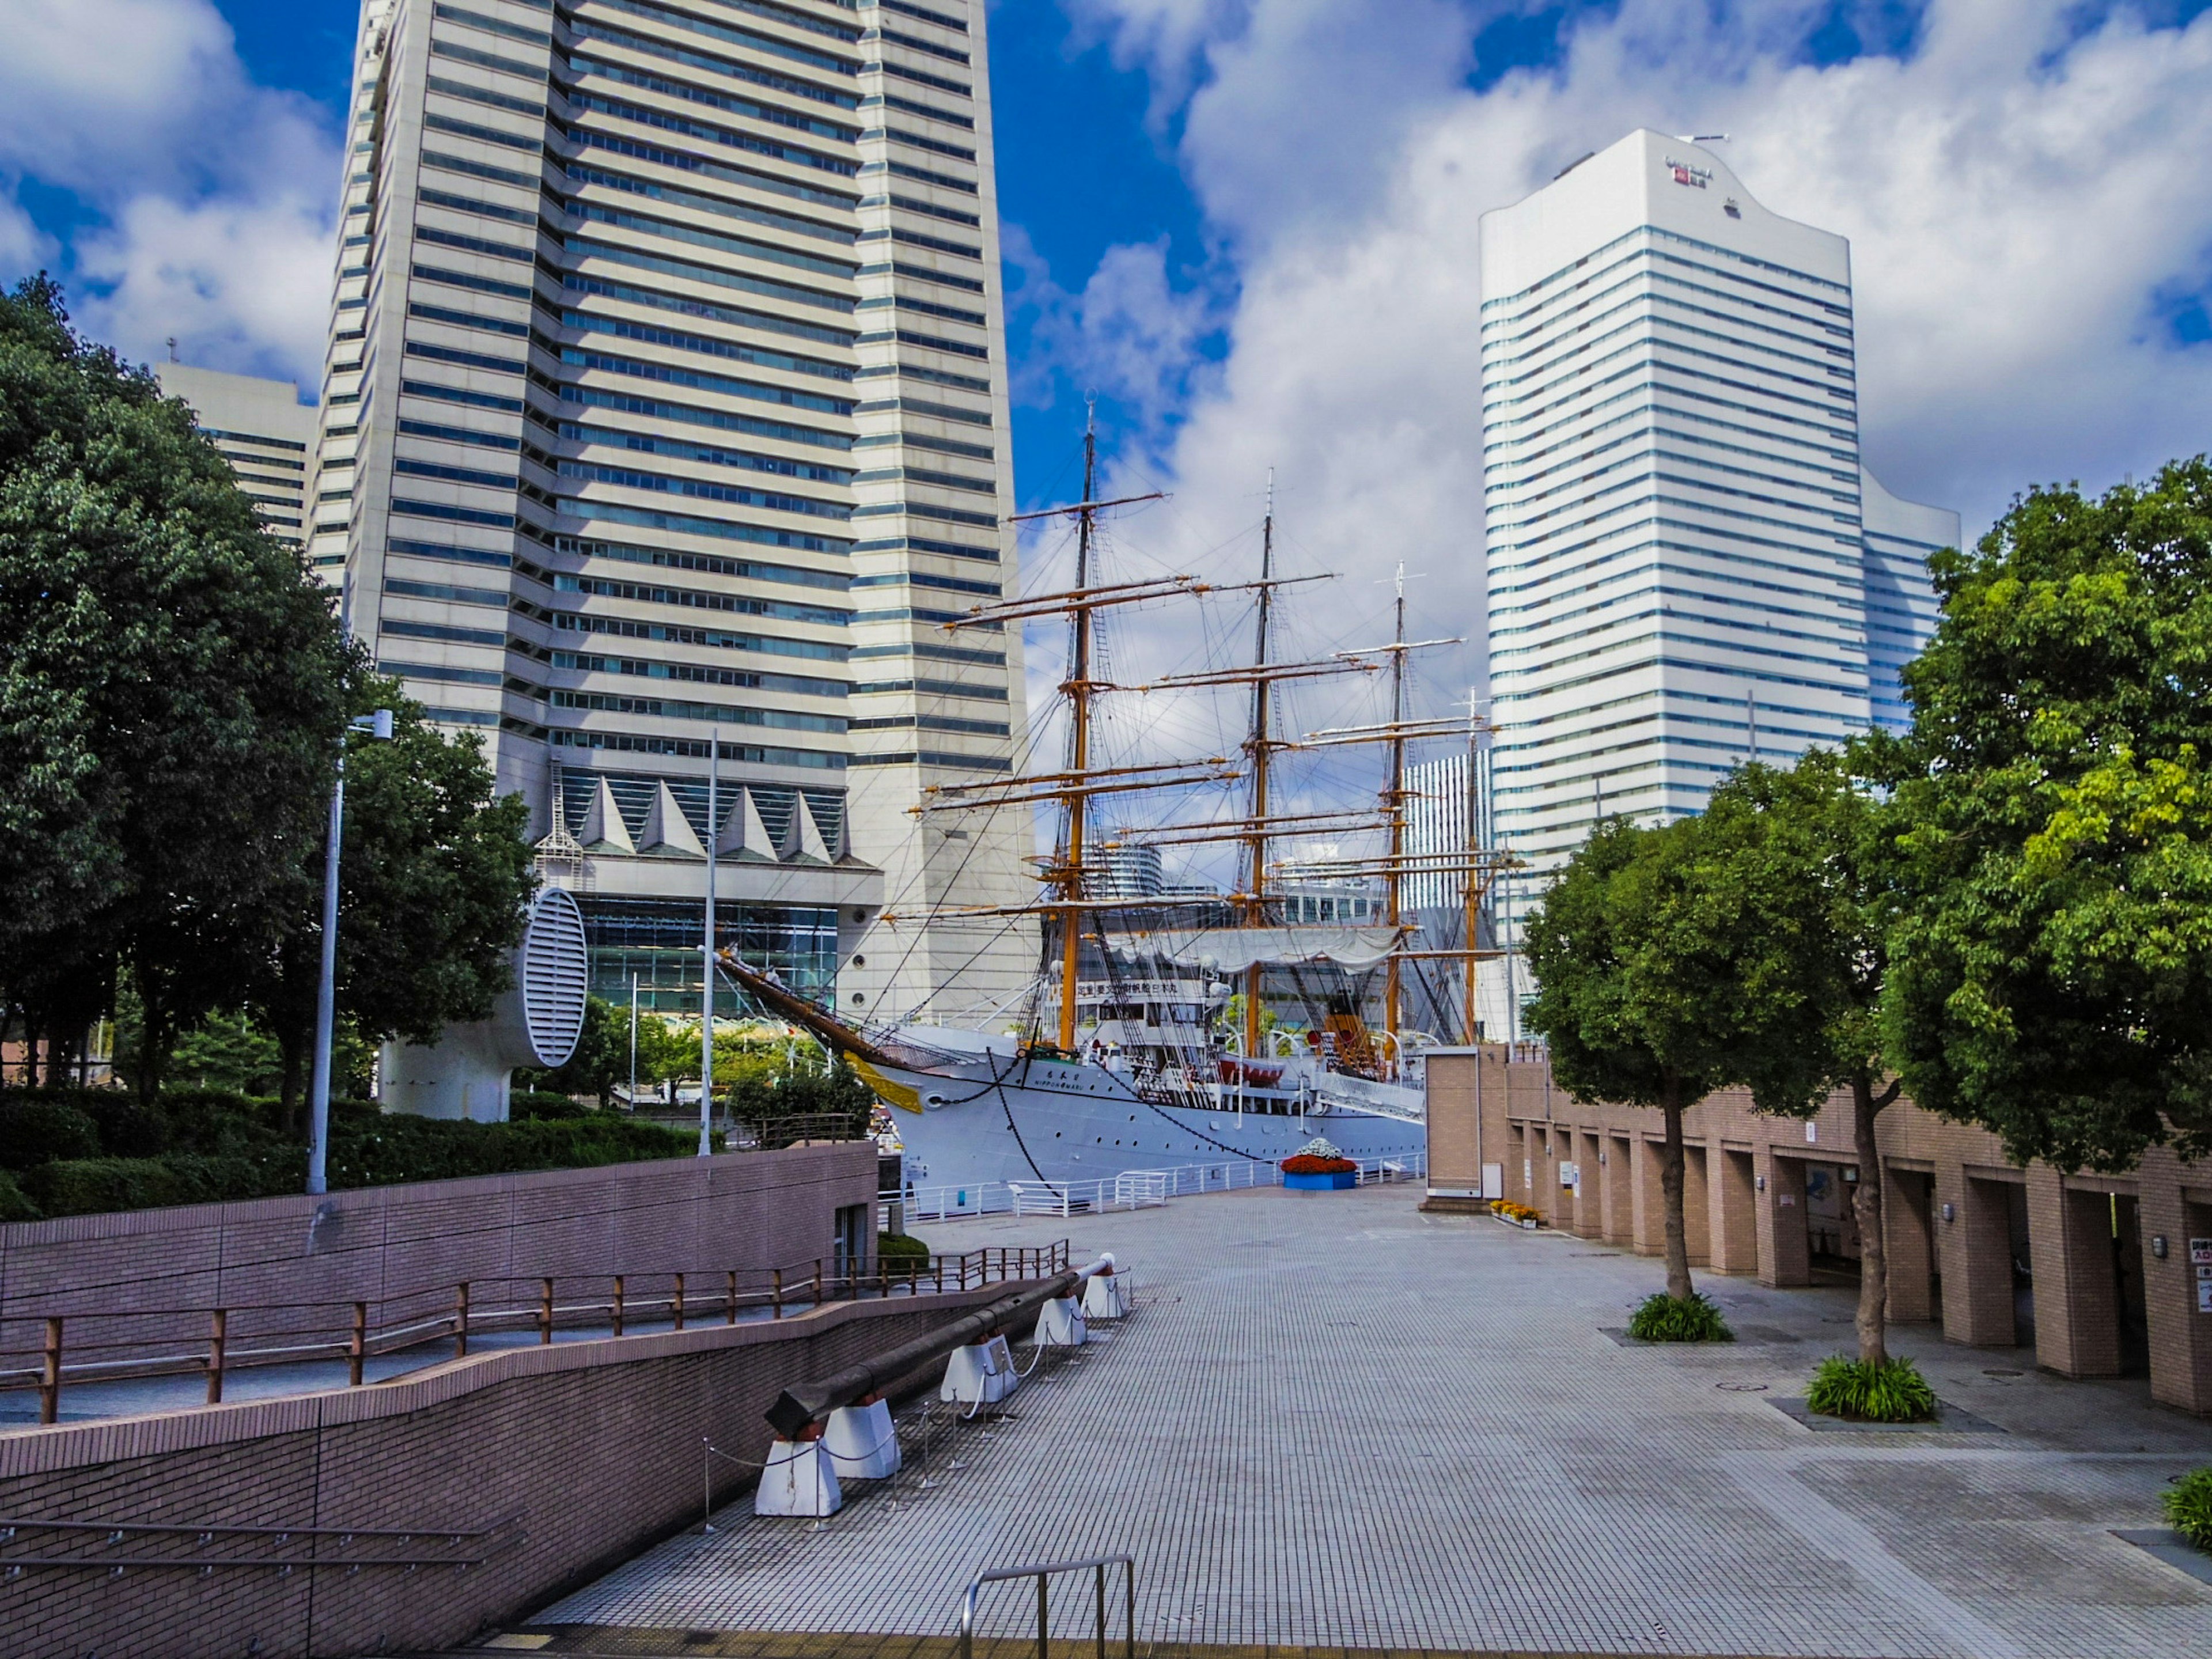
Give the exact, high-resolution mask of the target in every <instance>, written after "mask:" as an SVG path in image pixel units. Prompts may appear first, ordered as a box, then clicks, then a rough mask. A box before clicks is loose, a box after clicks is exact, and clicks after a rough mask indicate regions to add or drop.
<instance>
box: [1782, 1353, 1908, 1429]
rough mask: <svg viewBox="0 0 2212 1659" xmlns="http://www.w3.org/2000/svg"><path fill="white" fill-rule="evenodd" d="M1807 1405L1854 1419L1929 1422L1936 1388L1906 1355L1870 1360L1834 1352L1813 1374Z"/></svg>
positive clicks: (1817, 1409) (1883, 1421)
mask: <svg viewBox="0 0 2212 1659" xmlns="http://www.w3.org/2000/svg"><path fill="white" fill-rule="evenodd" d="M1805 1406H1806V1409H1807V1410H1808V1411H1816V1412H1818V1413H1820V1414H1821V1415H1822V1416H1823V1417H1844V1418H1849V1419H1850V1420H1851V1421H1853V1422H1855V1423H1927V1422H1931V1421H1933V1420H1934V1419H1935V1416H1936V1390H1935V1389H1932V1388H1930V1387H1929V1385H1928V1379H1927V1378H1926V1377H1924V1376H1921V1374H1920V1368H1919V1367H1918V1366H1917V1365H1915V1364H1913V1363H1912V1362H1911V1360H1910V1359H1893V1360H1890V1361H1889V1362H1888V1363H1887V1364H1881V1365H1869V1364H1866V1362H1865V1361H1863V1360H1858V1359H1847V1358H1844V1356H1843V1355H1841V1354H1838V1355H1836V1356H1835V1357H1834V1358H1830V1359H1824V1360H1822V1361H1821V1362H1820V1369H1819V1370H1816V1371H1814V1373H1813V1386H1812V1387H1811V1388H1809V1389H1807V1390H1806V1391H1805Z"/></svg>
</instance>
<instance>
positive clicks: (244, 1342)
mask: <svg viewBox="0 0 2212 1659" xmlns="http://www.w3.org/2000/svg"><path fill="white" fill-rule="evenodd" d="M1068 1255H1069V1247H1068V1244H1067V1243H1066V1240H1062V1241H1061V1242H1060V1243H1057V1244H1050V1245H1037V1246H1031V1247H1027V1248H1012V1247H1005V1248H1000V1247H992V1248H987V1249H975V1250H969V1251H967V1252H965V1253H963V1254H962V1255H931V1256H927V1257H922V1256H913V1257H907V1258H903V1259H902V1258H897V1257H890V1256H879V1257H875V1258H872V1259H870V1260H867V1261H860V1262H857V1263H854V1264H853V1265H851V1266H849V1267H841V1266H840V1265H839V1264H838V1263H836V1261H831V1260H829V1259H827V1258H823V1257H817V1258H815V1259H814V1260H812V1261H802V1262H796V1263H793V1264H792V1265H790V1266H789V1267H757V1268H746V1269H742V1270H736V1269H719V1270H715V1271H713V1272H709V1273H676V1272H670V1271H667V1270H665V1269H659V1270H656V1271H654V1272H653V1273H613V1274H604V1273H602V1274H570V1275H567V1276H565V1278H564V1280H562V1281H556V1279H552V1278H550V1277H549V1278H537V1279H532V1278H528V1277H525V1276H521V1275H501V1276H499V1277H498V1278H495V1279H489V1280H482V1281H477V1282H475V1283H473V1284H472V1283H471V1281H468V1280H462V1281H460V1282H459V1283H457V1284H453V1285H437V1286H425V1287H423V1288H422V1289H420V1290H416V1291H402V1292H399V1293H398V1294H397V1295H394V1296H390V1297H381V1298H379V1299H377V1300H374V1301H366V1300H362V1301H352V1302H280V1303H259V1304H232V1305H230V1306H228V1307H222V1308H162V1309H153V1310H145V1309H123V1310H113V1311H109V1310H99V1309H88V1310H64V1311H63V1312H55V1311H52V1303H51V1302H47V1301H44V1300H42V1301H41V1303H40V1304H38V1305H36V1306H34V1307H33V1308H31V1309H26V1310H21V1311H17V1310H8V1311H5V1312H0V1337H4V1335H5V1334H6V1333H8V1332H9V1329H10V1328H15V1329H17V1330H27V1332H28V1333H29V1334H31V1335H32V1336H33V1341H34V1342H35V1346H11V1345H9V1343H7V1342H6V1341H5V1340H0V1393H4V1392H6V1391H8V1390H10V1389H37V1390H38V1392H39V1420H40V1422H41V1423H42V1424H51V1423H54V1422H57V1421H58V1420H59V1418H60V1408H61V1395H62V1389H63V1386H64V1383H78V1384H80V1385H81V1384H83V1383H100V1382H123V1381H129V1380H132V1379H137V1378H142V1377H150V1376H179V1375H187V1376H189V1375H204V1376H205V1377H206V1379H207V1403H208V1404H210V1405H216V1404H219V1403H221V1401H222V1396H223V1382H224V1378H225V1377H226V1376H227V1375H228V1373H229V1372H231V1371H234V1370H244V1369H246V1368H248V1367H252V1366H262V1365H279V1364H299V1363H301V1362H306V1361H312V1360H317V1359H325V1360H336V1359H343V1360H344V1361H345V1362H346V1364H347V1386H349V1387H351V1388H360V1387H362V1386H363V1385H364V1383H366V1381H367V1376H366V1366H367V1362H368V1361H369V1360H371V1359H375V1358H385V1357H387V1356H389V1355H392V1354H396V1353H404V1352H410V1351H411V1350H414V1349H417V1348H422V1347H424V1346H429V1345H432V1344H441V1343H446V1342H451V1343H452V1344H453V1357H454V1358H463V1357H465V1356H466V1355H467V1353H468V1352H469V1344H470V1341H471V1338H472V1337H478V1336H482V1335H484V1334H489V1333H494V1332H499V1331H510V1332H511V1331H534V1332H535V1333H536V1334H537V1338H538V1343H539V1344H540V1345H541V1346H544V1345H550V1343H551V1342H552V1341H553V1340H554V1333H555V1331H556V1329H567V1330H575V1329H578V1328H584V1329H586V1330H605V1331H607V1332H609V1333H611V1334H612V1335H614V1336H617V1337H620V1336H624V1335H629V1334H641V1333H638V1332H635V1330H634V1329H633V1328H634V1327H635V1326H638V1325H640V1324H647V1323H650V1324H653V1325H657V1326H659V1327H661V1328H668V1329H673V1330H678V1331H680V1330H684V1329H686V1328H688V1327H689V1326H690V1325H692V1324H705V1323H714V1322H720V1323H724V1324H729V1325H734V1324H736V1323H738V1320H739V1319H740V1318H741V1317H742V1316H744V1314H745V1313H746V1312H748V1311H750V1312H751V1313H753V1314H754V1315H755V1316H760V1315H763V1314H764V1315H765V1316H767V1317H769V1318H770V1319H781V1318H783V1317H785V1316H786V1315H787V1313H789V1312H791V1311H792V1310H794V1309H797V1310H806V1309H810V1308H816V1307H820V1306H822V1305H823V1304H827V1303H830V1302H837V1301H860V1300H862V1299H866V1298H869V1297H876V1298H888V1297H893V1296H896V1295H901V1294H903V1295H906V1296H909V1297H913V1296H922V1295H945V1294H950V1293H952V1292H956V1291H969V1290H973V1289H975V1288H978V1287H980V1286H983V1285H993V1284H1001V1283H1007V1282H1012V1281H1029V1280H1034V1279H1042V1278H1046V1277H1048V1276H1049V1275H1051V1274H1054V1273H1062V1272H1065V1271H1066V1268H1067V1265H1068ZM579 1281H581V1282H582V1288H583V1294H582V1295H581V1296H577V1295H575V1294H574V1292H572V1293H571V1296H570V1297H568V1298H567V1299H562V1298H558V1297H556V1294H555V1292H556V1283H558V1282H565V1283H567V1284H568V1285H577V1284H578V1282H579ZM648 1286H650V1287H652V1289H651V1293H649V1294H645V1295H640V1294H638V1291H641V1290H645V1289H647V1287H648ZM79 1333H84V1334H79ZM203 1333H204V1334H203ZM11 1361H12V1362H15V1363H12V1364H11V1363H10V1362H11Z"/></svg>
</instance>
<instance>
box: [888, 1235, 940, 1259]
mask: <svg viewBox="0 0 2212 1659" xmlns="http://www.w3.org/2000/svg"><path fill="white" fill-rule="evenodd" d="M876 1255H877V1256H878V1258H880V1259H881V1260H883V1261H907V1260H908V1259H909V1258H913V1257H919V1258H921V1260H922V1261H928V1260H929V1246H928V1245H927V1244H925V1243H922V1242H921V1240H920V1239H918V1238H915V1237H913V1236H912V1235H911V1234H908V1233H878V1234H877V1235H876Z"/></svg>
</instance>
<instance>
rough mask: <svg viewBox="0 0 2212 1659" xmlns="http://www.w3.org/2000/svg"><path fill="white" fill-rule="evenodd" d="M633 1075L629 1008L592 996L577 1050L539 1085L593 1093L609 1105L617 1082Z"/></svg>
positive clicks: (572, 1092) (567, 1092) (560, 1090)
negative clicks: (630, 1064)
mask: <svg viewBox="0 0 2212 1659" xmlns="http://www.w3.org/2000/svg"><path fill="white" fill-rule="evenodd" d="M627 1081H629V1009H628V1008H627V1007H617V1006H615V1005H614V1004H613V1003H611V1002H609V1001H608V1000H606V999H605V998H604V997H592V998H589V999H587V1000H586V1002H585V1004H584V1030H583V1034H582V1035H581V1036H579V1037H578V1038H577V1039H576V1051H575V1053H574V1054H570V1055H569V1056H568V1064H567V1065H565V1066H561V1067H560V1068H559V1069H557V1070H556V1071H550V1072H546V1073H541V1074H540V1076H539V1077H538V1087H539V1088H541V1089H550V1090H552V1091H555V1092H556V1093H558V1094H564V1095H591V1096H593V1097H596V1098H597V1099H598V1101H599V1105H600V1107H601V1108H602V1109H605V1108H606V1107H609V1106H611V1105H613V1104H614V1098H615V1085H617V1084H618V1083H626V1082H627Z"/></svg>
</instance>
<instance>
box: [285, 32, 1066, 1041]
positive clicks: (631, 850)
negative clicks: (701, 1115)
mask: <svg viewBox="0 0 2212 1659" xmlns="http://www.w3.org/2000/svg"><path fill="white" fill-rule="evenodd" d="M983 19H984V12H983V8H982V6H981V4H980V3H975V0H927V3H908V0H882V3H873V0H871V3H866V4H859V3H854V0H560V3H552V0H457V3H447V0H366V4H365V5H364V7H363V10H362V27H361V34H360V40H359V44H358V46H357V50H356V75H355V87H354V93H353V103H352V110H351V114H350V118H349V129H348V135H347V137H348V167H347V177H346V187H345V208H344V211H345V217H344V221H343V231H342V233H341V236H342V243H341V247H340V252H339V258H338V270H337V292H336V303H335V308H334V312H333V319H334V320H333V325H332V330H331V349H330V358H329V362H328V365H327V370H326V377H325V387H324V401H323V409H324V419H323V426H322V430H321V433H320V436H319V455H318V457H317V467H316V476H315V480H314V485H313V497H314V499H313V531H312V538H311V546H310V553H311V556H312V557H313V560H314V562H315V563H316V565H317V566H318V567H319V568H321V569H322V570H323V571H324V572H325V574H327V576H328V578H329V579H330V580H332V581H333V582H337V583H339V584H342V586H343V593H344V606H345V611H346V615H347V617H348V619H349V625H350V627H351V628H352V629H353V631H354V633H355V634H356V635H357V636H358V637H359V638H361V639H362V640H363V641H366V642H367V643H368V646H369V647H370V648H371V649H372V651H373V652H374V656H375V658H376V660H377V662H378V663H379V664H380V665H381V666H382V667H383V669H384V670H385V671H386V672H389V673H392V674H395V675H398V677H400V678H402V679H403V680H404V682H405V683H406V685H407V688H408V690H409V692H410V695H411V696H414V697H416V699H418V700H419V701H420V702H422V703H423V704H425V705H426V706H427V707H428V708H429V709H430V710H431V712H432V714H433V715H434V717H435V719H436V720H439V721H441V722H442V723H444V724H446V725H447V726H452V727H454V728H458V729H461V730H466V731H471V732H478V733H480V734H481V735H482V737H483V741H484V742H485V744H486V745H487V746H488V748H489V752H490V754H491V756H492V757H493V760H494V762H495V766H496V769H497V774H498V780H499V787H500V788H501V790H502V791H508V792H512V791H520V792H521V793H523V794H524V795H525V796H526V798H527V799H528V800H529V801H530V803H531V805H532V809H533V811H534V814H535V819H534V829H533V834H534V835H535V836H538V837H541V838H543V839H542V841H541V848H542V853H543V857H542V860H541V861H542V863H543V865H544V868H545V869H546V871H547V872H548V874H549V875H550V877H551V878H554V879H557V880H561V881H563V882H564V883H566V884H568V885H570V886H571V887H572V888H574V890H576V895H577V898H578V901H579V902H580V904H581V905H582V906H583V908H584V911H585V915H586V919H587V921H588V922H589V924H590V927H591V930H592V947H593V957H592V960H593V975H594V988H595V989H597V990H599V992H600V993H602V994H607V995H623V996H626V995H628V994H629V986H630V982H631V981H632V979H633V977H635V978H636V979H637V980H638V981H640V982H641V990H642V993H643V995H644V999H645V1000H646V1003H647V1006H660V1007H664V1008H667V1009H671V1010H677V1011H689V1010H692V1009H696V1007H697V1006H698V994H699V986H700V981H701V976H702V975H701V968H700V963H699V956H698V949H697V946H698V941H699V937H700V932H701V924H702V911H703V907H704V899H705V870H706V862H707V860H706V852H707V848H708V844H709V843H710V842H712V843H713V844H714V846H715V848H717V849H718V857H719V862H720V875H719V879H718V884H717V908H718V911H719V915H720V921H721V924H722V929H721V931H722V932H723V933H724V934H725V935H726V938H727V939H729V940H730V941H731V942H733V943H736V944H738V945H740V946H741V947H742V948H743V949H744V950H745V951H746V952H747V953H748V954H749V955H750V956H751V957H754V958H755V959H756V960H757V961H761V962H764V963H770V964H772V965H774V966H775V968H776V969H777V970H778V971H779V972H781V973H782V974H783V975H785V977H786V978H787V980H788V981H791V982H793V984H795V985H798V986H800V987H803V988H805V989H806V990H808V991H810V992H812V993H815V994H828V993H829V990H830V989H831V987H832V985H833V983H834V985H835V987H836V995H837V998H838V1000H839V1002H840V1004H841V1006H843V1007H844V1008H845V1010H846V1011H847V1012H848V1013H851V1014H853V1015H854V1016H856V1017H860V1018H877V1017H878V1016H883V1015H900V1016H903V1015H906V1014H908V1013H911V1012H916V1011H918V1010H925V1009H926V1010H927V1011H928V1012H943V1013H948V1014H949V1013H952V1012H957V1011H959V1010H961V1009H963V1008H966V1007H969V1006H974V1005H976V1004H980V1003H989V1002H992V1001H995V1000H999V999H1000V998H1001V997H1002V996H1004V995H1005V994H1006V993H1007V992H1009V991H1010V990H1011V989H1012V988H1013V987H1014V986H1016V985H1018V983H1020V982H1021V981H1023V980H1024V979H1025V978H1026V977H1027V975H1029V974H1030V972H1032V971H1033V969H1034V966H1035V943H1034V933H1033V932H1032V933H1030V936H1029V939H1028V940H1027V941H1026V942H1025V941H1024V939H1023V936H1022V934H1021V933H1020V931H1019V929H1018V926H1017V925H1015V924H1011V923H1009V922H1008V921H1006V920H1004V919H1001V918H995V917H986V916H979V915H965V916H963V915H956V914H953V913H956V912H960V911H964V910H972V909H976V908H985V907H991V906H998V905H1004V904H1008V903H1012V902H1019V901H1021V900H1022V899H1024V898H1025V897H1026V896H1028V895H1029V894H1030V892H1031V891H1032V890H1033V888H1032V885H1031V884H1030V881H1029V880H1028V879H1027V878H1025V876H1024V872H1023V870H1022V867H1021V863H1020V860H1021V859H1022V858H1023V857H1024V855H1026V854H1028V853H1029V852H1030V850H1031V848H1030V826H1029V823H1028V821H1027V817H1026V815H1025V814H1024V813H1021V812H1012V813H1004V814H1000V815H998V816H997V817H994V818H990V819H983V818H973V819H962V818H957V817H956V818H952V819H950V820H945V819H936V818H933V819H932V820H930V821H929V822H928V823H927V824H924V823H921V821H920V820H918V819H917V818H915V817H914V816H913V815H911V813H910V812H909V811H908V809H909V808H911V807H913V806H915V805H917V804H919V803H920V802H921V799H923V792H924V791H925V790H926V789H927V788H928V787H930V786H932V785H933V784H939V783H950V784H960V783H975V782H979V781H987V780H989V779H991V778H993V777H995V776H1003V775H1006V774H1007V773H1008V772H1009V770H1010V769H1012V766H1013V764H1014V762H1015V757H1016V751H1017V749H1018V746H1019V743H1020V739H1021V736H1022V733H1023V731H1024V711H1023V703H1022V678H1021V663H1020V637H1019V633H1018V629H1017V630H1015V631H1012V632H1006V631H1000V630H982V629H963V630H962V631H960V632H958V633H957V634H956V633H948V632H947V631H946V630H945V628H944V627H943V626H942V624H943V623H945V622H946V621H947V620H950V619H951V618H953V617H957V616H959V615H962V614H963V613H965V612H967V611H969V610H970V609H971V608H973V607H975V606H977V605H987V604H988V603H990V602H991V601H993V600H994V599H997V598H999V597H1000V595H1001V594H1002V593H1003V592H1006V591H1008V590H1009V589H1010V587H1011V586H1012V581H1013V566H1012V538H1011V536H1010V534H1009V533H1008V532H1007V529H1006V519H1007V515H1008V513H1009V512H1010V511H1011V509H1012V468H1011V462H1010V456H1009V453H1008V449H1007V442H1008V439H1007V425H1006V366H1005V350H1004V323H1003V317H1002V314H1001V309H1000V283H999V274H998V273H999V263H998V261H999V250H998V227H997V219H996V212H995V194H994V185H993V178H992V152H991V122H990V105H989V100H988V94H987V59H986V54H985V43H984V37H983ZM717 741H719V744H720V753H721V757H722V758H721V764H720V772H719V774H718V776H717V779H716V785H715V794H716V796H717V800H716V805H715V808H714V812H713V815H712V816H711V817H710V815H709V811H708V793H709V792H708V753H709V749H710V745H711V744H714V743H715V742H717Z"/></svg>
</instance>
